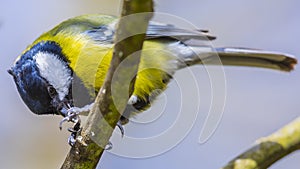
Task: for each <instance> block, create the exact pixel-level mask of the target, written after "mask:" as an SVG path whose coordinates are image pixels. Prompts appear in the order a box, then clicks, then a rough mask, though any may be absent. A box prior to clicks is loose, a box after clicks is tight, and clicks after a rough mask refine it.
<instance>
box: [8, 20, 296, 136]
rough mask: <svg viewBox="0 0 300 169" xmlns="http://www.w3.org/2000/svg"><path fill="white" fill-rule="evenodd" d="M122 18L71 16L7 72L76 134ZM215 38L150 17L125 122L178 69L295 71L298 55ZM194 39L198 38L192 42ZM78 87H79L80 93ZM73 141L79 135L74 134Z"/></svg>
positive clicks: (34, 102) (40, 109) (26, 97)
mask: <svg viewBox="0 0 300 169" xmlns="http://www.w3.org/2000/svg"><path fill="white" fill-rule="evenodd" d="M116 23H117V18H116V17H113V16H108V15H100V14H94V15H83V16H79V17H75V18H72V19H69V20H67V21H64V22H62V23H61V24H59V25H57V26H56V27H55V28H53V29H52V30H50V31H48V32H46V33H44V34H42V35H41V36H40V37H39V38H38V39H36V40H35V41H34V42H33V43H32V44H31V45H30V46H29V47H27V49H26V50H25V51H24V52H23V53H22V54H21V55H20V56H19V57H18V58H17V60H16V61H15V63H14V65H13V67H12V68H11V69H10V70H8V72H9V73H10V74H11V75H12V76H13V78H14V81H15V84H16V86H17V89H18V91H19V94H20V96H21V98H22V99H23V101H24V102H25V104H26V105H27V107H28V108H29V109H30V110H31V111H32V112H33V113H35V114H38V115H45V114H56V115H62V116H64V117H65V118H64V121H73V122H75V123H76V125H75V126H74V128H73V129H74V131H72V132H73V134H74V135H75V136H76V132H77V131H78V130H79V128H80V123H79V120H78V116H77V115H76V116H74V114H72V112H73V111H74V108H77V107H83V106H85V105H87V104H90V103H92V102H93V98H94V97H95V95H96V94H97V93H98V92H99V90H100V88H101V86H102V84H103V82H104V79H105V75H106V72H107V70H108V68H109V65H110V61H111V58H112V50H113V46H114V38H113V37H114V34H115V31H116V30H115V25H116ZM214 39H215V37H214V36H212V35H210V34H209V33H208V31H205V30H186V29H181V28H177V27H175V26H173V25H170V24H162V23H156V22H150V23H149V26H148V30H147V32H146V39H145V42H144V45H143V51H142V56H141V61H140V64H139V72H138V74H137V75H136V76H135V78H136V79H135V84H134V91H133V92H132V95H131V96H130V97H129V98H128V106H127V108H126V110H125V112H124V116H123V117H122V118H121V119H120V120H121V122H122V124H125V123H127V121H128V117H129V115H130V114H132V113H133V112H135V113H136V112H141V111H143V110H146V109H147V108H148V107H149V106H150V99H153V98H155V97H156V96H157V95H158V94H159V93H157V91H158V90H157V89H159V90H160V91H163V90H165V88H166V87H167V85H168V83H169V81H170V80H171V79H172V76H173V74H174V73H175V72H176V71H177V70H179V69H182V68H185V67H187V66H192V65H197V64H203V63H205V64H216V60H218V59H220V60H221V62H222V63H223V65H233V66H251V67H261V68H269V69H275V70H280V71H287V72H288V71H291V70H293V67H294V65H295V64H296V63H297V60H296V59H295V58H294V57H293V56H291V55H289V54H285V53H278V52H270V51H263V50H256V49H247V48H235V47H230V48H226V47H225V48H212V47H211V46H210V45H205V43H203V42H209V41H211V40H214ZM191 41H193V42H191ZM74 91H75V92H79V93H82V94H79V96H80V97H78V94H77V96H76V98H75V97H74V94H73V93H74ZM73 141H74V138H73Z"/></svg>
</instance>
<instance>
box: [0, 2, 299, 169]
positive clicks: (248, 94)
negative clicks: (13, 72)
mask: <svg viewBox="0 0 300 169" xmlns="http://www.w3.org/2000/svg"><path fill="white" fill-rule="evenodd" d="M155 2H156V6H155V10H156V11H157V12H165V13H169V14H172V15H176V16H178V17H181V18H184V19H186V20H187V21H189V22H191V23H193V24H194V25H196V26H197V27H199V28H203V29H209V30H210V32H211V33H212V34H214V35H216V36H217V37H218V38H217V40H216V41H214V42H213V44H214V45H215V46H242V47H251V48H260V49H266V50H274V51H280V52H287V53H290V54H293V55H295V56H298V57H299V56H300V48H299V46H298V45H299V42H298V40H299V39H300V22H299V17H300V11H299V6H300V1H297V0H278V1H272V0H265V1H260V0H252V1H238V0H227V1H216V0H203V1H198V0H186V1H184V2H183V1H180V0H157V1H155ZM0 4H1V5H0V58H1V62H0V64H1V65H0V74H1V75H0V81H1V93H2V97H1V98H0V100H1V101H0V104H1V122H0V135H1V136H0V149H1V152H0V168H14V169H19V168H22V169H27V168H28V169H33V168H44V169H53V168H59V167H60V166H61V164H62V162H63V161H64V158H65V156H66V154H67V152H68V150H69V148H70V147H69V146H68V144H67V138H68V135H69V133H68V132H67V131H66V129H65V130H62V131H59V129H58V123H59V121H60V120H61V117H56V116H37V115H34V114H32V113H31V112H30V111H29V110H28V108H27V107H26V106H25V105H24V103H23V102H22V100H21V99H20V97H19V94H18V93H17V90H16V87H15V84H14V83H13V80H12V78H11V77H10V76H9V74H8V73H7V72H6V70H7V69H8V68H10V67H11V66H12V64H13V62H14V60H15V59H16V57H17V56H18V55H19V54H20V53H21V52H22V51H23V50H24V49H25V48H26V46H27V45H29V44H31V43H32V41H33V40H34V39H35V38H37V37H38V36H39V35H40V34H41V33H43V32H45V31H48V30H49V29H51V28H52V27H54V26H55V25H56V24H58V23H60V22H61V21H63V20H65V19H67V18H70V17H74V16H77V15H81V14H87V13H104V14H113V15H118V14H119V12H120V1H118V0H85V1H80V0H64V1H61V0H52V1H39V0H28V1H17V0H0ZM173 24H175V25H176V23H173ZM192 70H193V72H196V73H195V79H196V81H197V84H200V85H199V86H198V88H199V91H198V92H196V93H199V95H200V102H201V104H200V106H201V108H200V109H199V114H198V116H197V119H196V122H195V123H194V124H193V127H192V129H191V130H190V132H189V133H188V134H187V135H186V136H185V137H184V139H183V140H182V141H181V142H180V143H179V144H177V145H176V146H175V147H174V148H172V149H170V150H169V151H167V152H165V153H163V154H159V155H156V156H153V157H149V158H141V159H135V158H127V157H121V156H118V155H115V154H113V153H110V152H105V154H104V156H103V158H102V159H101V161H100V163H99V165H98V168H99V169H104V168H113V169H114V168H115V169H117V168H133V169H134V168H149V169H150V168H173V169H180V168H190V169H194V168H219V167H222V166H223V165H224V164H226V163H227V162H228V161H229V160H231V159H232V158H234V157H235V156H236V155H238V154H239V153H241V152H243V151H244V150H246V149H248V148H249V147H250V146H251V145H252V144H253V142H254V141H255V140H256V139H258V138H260V137H263V136H267V135H269V134H270V133H272V132H274V131H276V130H277V129H279V128H280V127H282V126H283V125H285V124H287V123H289V122H290V121H292V120H293V119H295V118H296V117H298V116H299V115H300V104H299V100H300V88H299V86H300V70H299V69H297V68H296V70H295V71H293V72H291V73H282V72H275V71H271V70H264V69H255V68H241V67H226V68H225V69H224V70H225V74H226V84H227V85H226V89H227V90H226V91H227V99H226V102H225V111H224V114H223V118H222V119H221V121H220V124H219V126H218V128H217V130H216V131H215V133H214V134H213V135H212V137H210V138H209V139H208V140H207V141H206V142H205V143H203V144H199V142H198V139H199V134H200V131H201V128H202V127H203V123H204V121H205V118H206V116H207V110H208V109H209V99H210V97H211V96H210V94H211V91H210V89H209V86H210V85H209V83H208V82H207V77H206V76H207V75H206V72H205V69H203V67H201V66H195V67H193V68H192ZM187 77H188V76H186V75H185V74H184V71H182V73H180V72H179V73H178V74H176V76H175V78H176V81H181V82H184V83H183V84H181V86H185V87H188V86H189V84H190V82H189V79H187ZM177 84H178V83H174V82H173V83H172V84H170V87H169V89H168V90H167V91H166V94H164V95H163V96H162V97H161V98H160V99H161V100H162V102H164V101H165V100H166V99H164V98H165V96H167V97H168V98H169V99H168V103H166V104H164V105H163V106H166V107H165V110H169V111H172V108H173V107H174V106H175V105H176V104H177V103H178V100H176V98H177V95H178V94H176V93H177V92H178V85H177ZM190 93H191V94H193V93H195V92H194V91H190ZM191 97H192V96H191ZM193 97H195V95H193ZM192 99H193V98H191V100H192ZM193 100H195V99H193ZM196 100H197V99H196ZM179 101H180V100H179ZM159 103H160V102H159V100H158V102H157V104H155V105H154V106H156V107H157V109H159V108H160V106H161V104H159ZM153 109H154V110H155V107H154V108H153ZM166 112H167V111H166ZM163 113H164V112H163ZM170 114H171V113H170ZM170 114H169V115H170ZM169 115H168V116H167V117H169V118H165V117H164V118H161V119H162V120H163V119H167V121H168V119H174V117H172V116H169ZM171 115H172V114H171ZM159 117H163V115H160V116H159ZM166 123H167V124H169V122H166ZM187 123H189V121H187ZM157 128H160V126H156V127H155V129H157ZM161 128H162V129H164V127H161ZM161 128H160V129H161ZM153 130H154V128H151V127H149V128H142V127H141V128H139V127H134V124H129V125H128V126H126V127H125V132H126V134H129V135H130V134H131V135H138V134H137V133H142V134H144V135H147V133H149V135H151V134H153ZM158 131H159V130H158ZM114 144H115V147H118V143H117V142H116V143H114ZM157 146H159V145H157ZM123 148H126V149H127V151H131V150H134V149H137V148H139V149H141V148H145V149H149V148H150V149H151V147H135V146H134V145H128V146H125V147H123ZM299 159H300V153H299V152H296V153H294V154H291V155H289V156H288V157H286V158H284V159H283V160H281V161H279V162H277V163H276V164H275V165H273V166H272V167H271V168H272V169H280V168H289V169H296V168H299Z"/></svg>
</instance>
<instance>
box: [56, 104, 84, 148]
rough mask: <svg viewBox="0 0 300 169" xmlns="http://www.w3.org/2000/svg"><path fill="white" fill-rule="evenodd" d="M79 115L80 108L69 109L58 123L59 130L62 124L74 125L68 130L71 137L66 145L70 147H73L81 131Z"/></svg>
mask: <svg viewBox="0 0 300 169" xmlns="http://www.w3.org/2000/svg"><path fill="white" fill-rule="evenodd" d="M80 113H81V108H78V107H71V108H69V109H67V110H65V112H64V114H65V117H64V118H63V119H62V120H61V121H60V123H59V129H60V130H61V129H62V126H63V123H65V122H72V123H74V125H73V126H72V127H70V128H68V131H69V132H71V135H70V136H69V138H68V143H69V145H70V146H73V145H74V144H75V142H76V140H77V139H78V135H79V133H80V131H81V126H80V124H81V120H80V117H79V114H80Z"/></svg>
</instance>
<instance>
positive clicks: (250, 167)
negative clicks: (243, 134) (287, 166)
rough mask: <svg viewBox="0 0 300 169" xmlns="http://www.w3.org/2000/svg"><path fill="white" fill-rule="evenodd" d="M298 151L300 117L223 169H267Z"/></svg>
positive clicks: (257, 143) (261, 140)
mask: <svg viewBox="0 0 300 169" xmlns="http://www.w3.org/2000/svg"><path fill="white" fill-rule="evenodd" d="M299 149H300V117H299V118H297V119H296V120H295V121H293V122H291V123H290V124H288V125H286V126H285V127H283V128H281V129H280V130H278V131H277V132H275V133H273V134H271V135H270V136H267V137H265V138H261V139H259V140H257V141H256V144H255V145H254V146H253V147H252V148H250V149H249V150H247V151H246V152H244V153H242V154H241V155H239V156H238V157H236V158H235V159H233V160H232V161H230V162H229V163H228V164H227V165H226V166H225V167H223V169H254V168H255V169H261V168H268V167H269V166H271V165H272V164H273V163H275V162H276V161H278V160H280V159H281V158H283V157H285V156H286V155H288V154H290V153H292V152H294V151H296V150H299Z"/></svg>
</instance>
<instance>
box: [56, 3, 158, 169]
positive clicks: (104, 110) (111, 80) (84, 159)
mask: <svg viewBox="0 0 300 169" xmlns="http://www.w3.org/2000/svg"><path fill="white" fill-rule="evenodd" d="M143 12H149V13H146V14H141V13H143ZM152 12H153V2H152V0H130V1H127V0H125V1H124V2H123V10H122V17H121V18H120V21H119V22H118V26H117V31H116V35H115V46H114V52H113V57H112V60H111V64H110V68H109V70H108V72H107V74H106V79H105V81H104V84H103V86H102V88H101V90H100V92H99V93H98V96H97V98H96V100H95V104H94V106H93V108H92V110H91V112H90V113H89V116H88V118H87V123H86V124H85V126H83V130H82V132H81V136H82V143H85V144H86V145H85V144H82V143H80V142H78V141H77V142H76V143H75V145H74V146H73V147H72V148H71V150H70V152H69V154H68V155H67V157H66V159H65V161H64V163H63V165H62V167H61V168H62V169H67V168H68V169H69V168H74V169H76V168H85V169H93V168H96V166H97V164H98V162H99V160H100V158H101V155H102V153H103V148H104V147H105V145H106V144H107V143H108V142H109V138H110V137H111V135H112V132H113V130H114V128H115V126H116V124H117V122H118V121H119V119H120V117H121V113H122V112H123V110H124V109H125V107H126V104H127V100H128V94H129V93H130V91H128V90H130V89H129V87H130V86H133V85H132V83H134V80H132V77H131V75H132V74H136V72H137V69H138V64H139V60H140V52H138V51H140V50H141V49H142V46H143V41H144V38H145V32H146V30H147V27H148V22H149V20H150V19H151V17H152ZM137 13H139V14H137ZM133 14H134V15H133ZM137 25H138V26H137ZM128 56H130V57H128ZM125 59H126V64H125V66H124V64H123V66H121V67H120V66H119V65H120V63H121V62H122V61H124V60H125ZM128 64H129V65H128ZM116 70H118V72H117V73H116ZM128 72H130V73H128ZM124 84H128V86H129V87H128V86H126V85H124ZM112 90H113V91H114V92H115V93H117V95H116V96H115V95H112ZM131 90H132V89H131ZM124 91H125V93H124ZM113 96H115V97H113ZM95 141H96V142H95Z"/></svg>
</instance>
